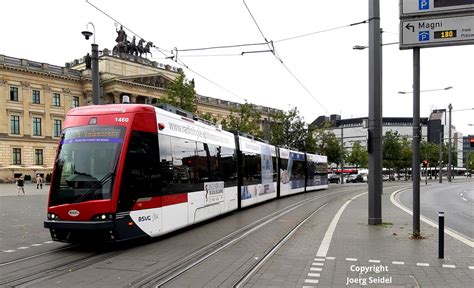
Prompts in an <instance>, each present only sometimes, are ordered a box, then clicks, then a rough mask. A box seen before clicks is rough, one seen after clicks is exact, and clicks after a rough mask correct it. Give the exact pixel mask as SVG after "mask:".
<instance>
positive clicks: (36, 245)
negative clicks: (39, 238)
mask: <svg viewBox="0 0 474 288" xmlns="http://www.w3.org/2000/svg"><path fill="white" fill-rule="evenodd" d="M41 245H43V244H32V245H31V246H33V247H38V246H41Z"/></svg>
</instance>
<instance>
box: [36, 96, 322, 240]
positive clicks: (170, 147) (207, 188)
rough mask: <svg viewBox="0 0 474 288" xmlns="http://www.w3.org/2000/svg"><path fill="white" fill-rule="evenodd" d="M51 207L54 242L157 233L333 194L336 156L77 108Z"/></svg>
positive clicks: (121, 109) (133, 107) (142, 108)
mask: <svg viewBox="0 0 474 288" xmlns="http://www.w3.org/2000/svg"><path fill="white" fill-rule="evenodd" d="M64 127H65V129H64V131H63V134H62V138H61V141H60V143H59V147H58V153H57V156H56V162H55V167H54V170H53V175H52V180H51V188H50V192H49V202H48V219H47V220H46V221H45V222H44V227H45V228H49V229H50V231H51V236H52V238H53V240H57V241H63V242H73V241H80V240H81V239H84V238H86V239H96V238H94V237H97V239H98V237H100V238H101V239H104V240H106V241H122V240H126V239H131V238H137V237H144V236H151V237H153V236H158V235H162V234H165V233H168V232H170V231H173V230H177V229H180V228H182V227H185V226H188V225H192V224H194V223H197V222H200V221H203V220H205V219H209V218H212V217H216V216H218V215H221V214H224V213H228V212H230V211H234V210H237V209H239V208H241V207H247V206H251V205H255V204H257V203H260V202H263V201H268V200H270V199H274V198H277V197H280V196H285V195H289V194H294V193H299V192H303V191H309V190H316V189H324V188H327V158H326V157H325V156H318V155H311V154H307V153H303V152H296V151H290V150H286V149H281V148H280V149H279V148H277V147H274V146H271V145H268V144H266V143H263V142H260V141H256V140H253V139H249V138H247V137H244V136H241V135H234V134H232V133H230V132H227V131H223V130H221V129H219V128H217V127H214V126H211V125H207V124H204V123H202V122H198V121H194V120H192V119H189V118H186V117H183V116H180V115H176V114H173V113H170V112H168V111H165V110H162V109H160V108H156V107H154V106H150V105H141V104H114V105H101V106H86V107H79V108H75V109H72V110H71V111H69V113H68V115H67V117H66V120H65V123H64Z"/></svg>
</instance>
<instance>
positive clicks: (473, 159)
mask: <svg viewBox="0 0 474 288" xmlns="http://www.w3.org/2000/svg"><path fill="white" fill-rule="evenodd" d="M466 167H467V169H468V170H471V171H472V170H474V152H470V153H469V155H468V156H467V162H466Z"/></svg>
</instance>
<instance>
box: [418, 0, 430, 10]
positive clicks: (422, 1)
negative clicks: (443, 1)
mask: <svg viewBox="0 0 474 288" xmlns="http://www.w3.org/2000/svg"><path fill="white" fill-rule="evenodd" d="M428 9H430V0H418V10H428Z"/></svg>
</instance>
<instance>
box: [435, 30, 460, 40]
mask: <svg viewBox="0 0 474 288" xmlns="http://www.w3.org/2000/svg"><path fill="white" fill-rule="evenodd" d="M455 37H456V30H446V31H435V32H434V38H435V39H443V38H455Z"/></svg>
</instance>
